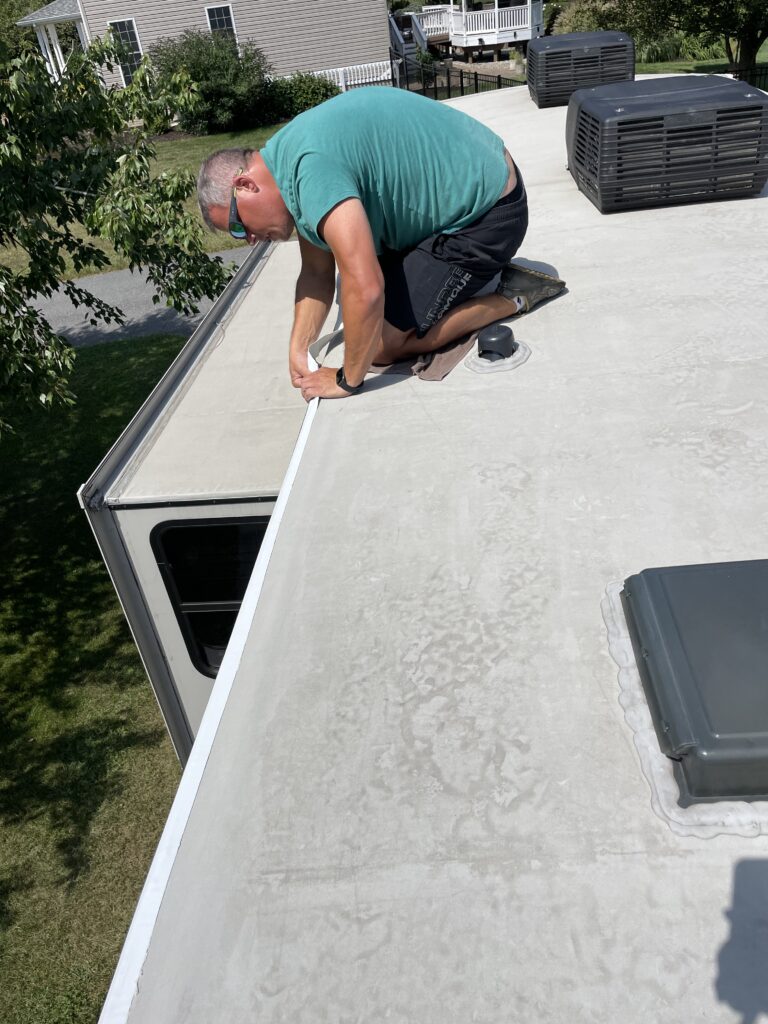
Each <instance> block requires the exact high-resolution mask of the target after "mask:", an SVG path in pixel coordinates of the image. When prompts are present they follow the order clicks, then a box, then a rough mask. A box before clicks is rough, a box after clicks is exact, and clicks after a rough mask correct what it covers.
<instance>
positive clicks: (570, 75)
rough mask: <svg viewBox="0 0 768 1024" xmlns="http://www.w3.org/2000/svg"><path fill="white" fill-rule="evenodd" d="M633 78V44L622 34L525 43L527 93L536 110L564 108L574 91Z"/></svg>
mask: <svg viewBox="0 0 768 1024" xmlns="http://www.w3.org/2000/svg"><path fill="white" fill-rule="evenodd" d="M634 77H635V44H634V42H633V41H632V39H631V38H630V36H628V35H626V33H624V32H572V33H570V34H568V35H563V36H541V37H540V38H539V39H531V41H530V42H529V43H528V91H529V92H530V94H531V98H532V99H533V101H534V103H535V104H536V106H537V107H560V106H564V105H565V104H566V103H567V102H568V100H569V98H570V96H571V94H572V93H573V92H575V90H576V89H584V88H586V87H587V86H590V85H604V84H605V83H606V82H625V81H632V79H633V78H634Z"/></svg>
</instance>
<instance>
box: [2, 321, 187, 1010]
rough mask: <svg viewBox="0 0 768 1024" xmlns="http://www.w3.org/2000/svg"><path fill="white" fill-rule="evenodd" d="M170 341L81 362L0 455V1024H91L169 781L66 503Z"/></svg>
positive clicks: (140, 684) (153, 375)
mask: <svg viewBox="0 0 768 1024" xmlns="http://www.w3.org/2000/svg"><path fill="white" fill-rule="evenodd" d="M183 342H184V339H182V338H177V337H167V336H156V337H150V338H142V339H140V340H125V341H119V342H114V343H111V344H107V345H98V346H94V347H93V348H88V349H82V350H81V351H80V352H79V353H78V357H77V363H76V369H75V373H74V380H73V386H74V390H75V392H76V394H77V396H78V402H77V405H76V407H75V408H74V409H62V410H56V411H54V412H53V413H49V414H46V413H44V412H42V411H40V412H37V411H33V412H29V413H24V414H23V416H22V417H21V418H20V419H19V420H18V421H17V422H19V427H18V433H17V434H16V435H15V436H7V435H6V436H5V437H4V438H3V440H2V441H0V481H2V482H1V483H0V490H1V492H2V493H1V496H0V559H1V564H2V566H3V573H2V577H1V578H0V708H2V711H1V712H0V765H2V769H1V770H0V1020H1V1021H3V1022H4V1024H94V1022H95V1020H96V1019H97V1016H98V1013H99V1010H100V1007H101V1004H102V1001H103V999H104V996H105V995H106V990H107V987H108V985H109V981H110V978H111V975H112V973H113V971H114V968H115V965H116V963H117V957H118V954H119V951H120V947H121V944H122V941H123V938H124V936H125V932H126V930H127V927H128V924H129V923H130V919H131V915H132V913H133V909H134V906H135V902H136V899H137V898H138V895H139V892H140V889H141V886H142V883H143V880H144V877H145V874H146V872H147V869H148V867H149V863H150V860H151V857H152V854H153V852H154V848H155V845H156V843H157V840H158V838H159V835H160V831H161V829H162V826H163V823H164V821H165V818H166V816H167V814H168V810H169V807H170V804H171V800H172V798H173V795H174V792H175V790H176V786H177V784H178V780H179V776H180V769H179V765H178V762H177V760H176V756H175V754H174V752H173V749H172V747H171V744H170V740H169V739H168V737H167V734H166V731H165V727H164V724H163V721H162V718H161V716H160V712H159V711H158V708H157V705H156V704H155V700H154V697H153V695H152V691H151V688H150V685H149V682H148V681H147V679H146V676H145V674H144V670H143V668H142V666H141V663H140V661H139V658H138V655H137V653H136V649H135V647H134V644H133V641H132V639H131V636H130V633H129V631H128V628H127V626H126V623H125V620H124V618H123V615H122V611H121V609H120V606H119V604H118V602H117V598H116V596H115V593H114V590H113V588H112V584H111V582H110V580H109V577H108V576H107V572H106V570H105V568H104V565H103V563H102V561H101V556H100V555H99V551H98V549H97V547H96V542H95V540H94V538H93V535H92V533H91V531H90V528H89V526H88V523H87V520H86V517H85V515H84V513H83V512H82V511H81V510H80V509H79V507H78V504H77V500H76V497H75V492H76V490H77V488H78V486H79V485H80V484H81V483H82V482H83V481H84V480H85V479H86V478H87V477H88V476H89V475H90V473H91V471H92V470H93V469H94V468H95V466H96V465H97V463H98V462H99V460H100V459H101V457H102V456H103V455H104V453H105V452H106V450H107V448H108V447H109V446H110V444H111V443H112V441H113V440H114V439H115V438H116V437H117V435H118V434H119V433H120V431H121V429H122V428H123V427H124V426H125V424H126V423H127V422H128V420H129V419H130V418H131V416H132V414H133V413H134V412H135V410H136V409H137V408H138V406H139V405H140V404H141V402H142V401H143V400H144V398H145V397H146V395H147V394H148V393H149V391H150V390H151V388H152V387H153V386H154V384H155V382H156V381H157V380H158V379H159V377H160V376H161V374H162V373H163V371H164V370H165V368H166V367H167V366H168V364H169V363H170V361H171V360H172V359H173V358H174V356H175V355H176V353H177V352H178V351H179V349H180V347H181V345H182V344H183Z"/></svg>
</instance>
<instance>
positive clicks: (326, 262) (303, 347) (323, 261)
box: [289, 235, 335, 388]
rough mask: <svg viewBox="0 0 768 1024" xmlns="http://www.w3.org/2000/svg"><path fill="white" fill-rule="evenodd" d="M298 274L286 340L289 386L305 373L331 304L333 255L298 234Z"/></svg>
mask: <svg viewBox="0 0 768 1024" xmlns="http://www.w3.org/2000/svg"><path fill="white" fill-rule="evenodd" d="M299 250H300V252H301V271H300V272H299V277H298V280H297V281H296V305H295V308H294V316H293V328H292V330H291V341H290V355H289V364H290V373H291V383H292V384H293V386H294V387H295V388H297V387H300V384H299V383H298V382H299V380H300V379H301V378H302V377H304V376H305V375H306V374H307V372H308V366H307V351H308V349H309V346H310V345H311V344H312V342H313V341H317V339H318V337H319V336H320V331H321V330H322V328H323V324H324V323H325V318H326V317H327V316H328V310H329V309H330V308H331V303H332V302H333V292H334V284H335V280H334V278H335V275H334V270H335V261H334V258H333V253H330V252H326V251H325V250H324V249H318V247H317V246H316V245H312V243H311V242H308V241H307V239H306V238H302V237H301V235H299Z"/></svg>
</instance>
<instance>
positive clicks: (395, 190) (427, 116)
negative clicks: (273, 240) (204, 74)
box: [261, 86, 508, 253]
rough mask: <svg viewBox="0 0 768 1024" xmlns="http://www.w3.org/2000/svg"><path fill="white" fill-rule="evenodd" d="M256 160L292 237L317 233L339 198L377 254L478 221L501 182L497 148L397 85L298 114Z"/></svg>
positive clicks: (457, 117) (480, 132) (484, 134)
mask: <svg viewBox="0 0 768 1024" xmlns="http://www.w3.org/2000/svg"><path fill="white" fill-rule="evenodd" d="M261 155H262V157H263V158H264V162H265V163H266V165H267V168H268V169H269V171H270V173H271V174H272V176H273V177H274V179H275V181H276V182H277V185H278V188H279V189H280V192H281V195H282V197H283V199H284V200H285V204H286V206H287V207H288V209H289V210H290V212H291V215H292V216H293V219H294V220H295V222H296V229H297V231H298V232H299V233H300V234H301V235H303V236H304V237H305V238H306V239H308V240H309V241H310V242H312V243H313V244H314V245H316V246H319V247H320V248H322V249H328V246H327V245H326V244H325V242H324V241H323V240H322V239H321V238H320V236H319V235H318V233H317V226H318V224H319V223H320V221H321V220H322V219H323V217H324V216H325V215H326V213H328V212H329V210H332V209H333V207H334V206H336V205H337V204H338V203H340V202H341V201H342V200H343V199H349V198H350V197H353V196H354V197H357V198H358V199H360V201H361V202H362V204H363V206H364V207H365V211H366V213H367V214H368V220H369V221H370V224H371V230H372V232H373V240H374V244H375V246H376V252H377V253H381V252H382V250H383V249H384V248H387V249H394V250H398V251H399V250H403V249H409V248H411V247H413V246H415V245H417V244H418V243H419V242H421V241H423V240H424V239H425V238H427V237H428V236H429V235H433V234H437V233H438V232H446V233H450V232H453V231H458V230H459V229H460V228H462V227H464V226H465V225H467V224H471V223H472V221H474V220H477V218H478V217H480V216H482V214H484V213H485V212H486V211H487V210H489V209H490V208H491V207H492V206H493V204H494V203H495V202H496V201H497V200H498V198H499V196H500V195H501V193H502V192H503V191H504V186H505V184H506V181H507V175H508V171H507V165H506V162H505V160H504V143H503V142H502V140H501V139H500V138H499V137H498V135H495V134H494V133H493V132H492V131H491V130H490V129H489V128H486V127H485V125H482V124H480V122H479V121H476V120H475V119H474V118H472V117H469V116H468V115H467V114H464V113H462V112H461V111H459V110H456V109H454V108H453V107H448V106H445V105H444V104H443V103H439V102H436V101H435V100H431V99H426V98H425V97H423V96H416V95H414V94H413V93H410V92H407V91H406V90H404V89H391V88H390V89H388V88H385V87H384V86H370V87H368V88H364V89H353V90H350V91H349V92H345V93H342V94H341V95H340V96H335V97H334V98H333V99H331V100H327V101H326V102H325V103H322V104H321V105H320V106H318V107H313V108H312V109H311V110H307V111H306V112H305V113H303V114H299V116H298V117H295V118H294V119H293V120H292V121H291V122H290V123H289V124H287V125H286V126H285V127H284V128H281V129H280V131H279V132H277V134H276V135H273V136H272V138H271V139H270V140H269V142H267V144H266V145H265V146H264V148H263V149H262V150H261Z"/></svg>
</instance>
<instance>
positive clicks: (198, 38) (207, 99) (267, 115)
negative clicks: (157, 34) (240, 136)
mask: <svg viewBox="0 0 768 1024" xmlns="http://www.w3.org/2000/svg"><path fill="white" fill-rule="evenodd" d="M150 59H151V61H152V63H153V64H154V65H155V67H156V68H157V70H158V73H159V75H160V78H161V80H163V79H168V78H170V76H171V75H173V74H174V73H176V72H178V71H182V70H185V71H186V72H187V73H188V75H189V77H190V78H191V80H192V82H193V83H194V85H195V87H196V92H197V101H196V103H195V105H194V107H193V109H192V110H191V111H189V112H185V113H183V114H182V115H181V118H180V120H179V124H180V126H181V128H182V129H183V130H184V131H188V132H192V133H193V134H196V135H205V134H207V133H209V132H223V131H236V130H238V129H243V128H258V127H260V126H261V125H266V124H272V123H274V121H275V120H276V117H275V102H274V96H273V89H272V84H271V82H270V79H269V73H270V71H271V68H270V65H269V63H268V62H267V59H266V57H265V56H264V54H263V53H262V52H261V50H259V49H258V48H257V47H256V46H254V45H253V44H252V43H243V44H241V45H240V47H239V48H238V45H237V43H236V41H235V39H234V38H233V37H232V36H230V35H227V34H224V33H209V32H200V31H192V30H187V31H186V32H183V33H182V34H181V35H180V36H178V37H176V38H165V39H160V40H158V41H157V43H155V45H154V46H153V47H152V48H151V49H150Z"/></svg>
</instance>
